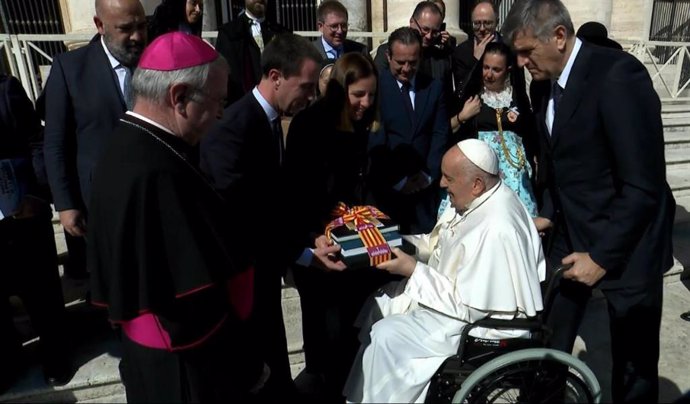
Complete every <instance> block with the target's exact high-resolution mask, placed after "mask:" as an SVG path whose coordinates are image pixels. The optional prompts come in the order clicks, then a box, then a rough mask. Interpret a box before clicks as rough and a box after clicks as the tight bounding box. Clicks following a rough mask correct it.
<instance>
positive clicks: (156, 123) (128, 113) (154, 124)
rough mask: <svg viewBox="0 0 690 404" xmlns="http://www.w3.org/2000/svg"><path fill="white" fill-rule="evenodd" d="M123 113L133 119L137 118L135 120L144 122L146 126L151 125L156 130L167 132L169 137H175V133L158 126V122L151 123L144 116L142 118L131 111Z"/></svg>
mask: <svg viewBox="0 0 690 404" xmlns="http://www.w3.org/2000/svg"><path fill="white" fill-rule="evenodd" d="M125 113H126V114H127V115H130V116H133V117H135V118H137V119H141V120H142V121H144V122H146V123H148V124H151V125H153V126H155V127H156V128H158V129H160V130H162V131H164V132H167V133H169V134H171V135H173V136H176V135H175V133H174V132H173V131H171V130H170V129H168V128H166V127H165V126H163V125H161V124H159V123H158V122H155V121H152V120H151V119H149V118H147V117H145V116H143V115H141V114H137V113H136V112H132V111H127V112H125Z"/></svg>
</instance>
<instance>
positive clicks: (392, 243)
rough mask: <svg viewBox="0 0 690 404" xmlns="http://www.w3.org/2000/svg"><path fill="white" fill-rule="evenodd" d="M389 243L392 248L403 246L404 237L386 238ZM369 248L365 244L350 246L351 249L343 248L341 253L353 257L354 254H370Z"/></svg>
mask: <svg viewBox="0 0 690 404" xmlns="http://www.w3.org/2000/svg"><path fill="white" fill-rule="evenodd" d="M386 242H387V243H388V246H389V247H390V248H391V249H392V248H393V247H400V246H402V243H403V242H402V238H397V239H394V240H390V241H388V240H386ZM374 248H375V247H374ZM368 252H369V249H368V248H367V247H365V246H361V247H357V248H350V249H347V250H346V249H341V250H340V253H341V254H342V255H343V257H351V256H354V255H360V254H364V255H368Z"/></svg>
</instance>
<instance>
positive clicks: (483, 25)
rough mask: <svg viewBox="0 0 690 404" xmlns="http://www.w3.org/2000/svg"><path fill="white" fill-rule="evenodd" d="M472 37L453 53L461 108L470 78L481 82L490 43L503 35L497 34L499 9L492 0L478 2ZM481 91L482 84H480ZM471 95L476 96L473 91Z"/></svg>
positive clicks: (472, 18) (473, 18)
mask: <svg viewBox="0 0 690 404" xmlns="http://www.w3.org/2000/svg"><path fill="white" fill-rule="evenodd" d="M471 20H472V33H473V35H472V37H471V38H468V39H467V40H466V41H465V42H463V43H461V44H460V45H458V46H457V47H456V48H455V50H454V51H453V58H452V60H453V80H454V82H455V93H456V94H458V95H459V96H460V98H461V100H460V101H461V102H460V104H459V106H462V104H463V102H462V101H464V100H462V98H464V97H463V90H464V89H465V86H466V85H467V81H468V80H470V78H473V79H478V80H479V81H481V70H482V67H481V66H479V59H481V58H482V55H483V54H484V49H485V48H486V45H487V44H488V43H489V42H498V41H501V40H502V38H501V35H500V34H499V33H498V32H496V28H497V27H498V9H497V8H496V4H495V3H494V2H493V1H492V0H477V1H476V2H475V4H474V8H473V9H472V15H471ZM521 71H522V70H521ZM478 85H479V86H480V87H478V88H477V90H479V89H481V84H478ZM469 93H471V94H472V95H474V94H476V93H475V92H474V91H473V90H470V91H469Z"/></svg>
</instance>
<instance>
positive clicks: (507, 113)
mask: <svg viewBox="0 0 690 404" xmlns="http://www.w3.org/2000/svg"><path fill="white" fill-rule="evenodd" d="M510 60H512V56H511V54H510V49H509V48H508V46H506V45H505V44H503V43H500V42H492V43H490V44H488V45H487V46H486V50H485V52H484V56H482V60H481V61H480V62H479V64H478V66H479V67H481V68H482V72H481V73H482V82H483V86H482V89H481V91H479V94H477V95H475V96H472V97H470V98H469V99H468V100H467V101H466V102H465V103H464V106H463V108H462V110H461V111H460V112H459V113H458V114H457V115H456V117H454V119H453V120H451V125H452V124H453V123H456V125H457V123H459V124H460V129H459V134H460V138H462V139H464V138H470V137H474V138H478V139H480V140H483V141H484V142H486V143H488V144H489V146H491V148H492V149H493V150H494V152H496V155H497V156H498V162H499V163H498V166H499V167H498V168H499V174H500V176H501V179H502V180H503V182H504V183H505V184H506V185H508V187H510V189H512V190H513V191H514V192H515V193H516V194H517V196H518V197H519V198H520V200H521V201H522V203H523V204H524V205H525V207H526V208H527V211H528V212H529V213H530V215H531V216H532V217H536V216H537V201H536V198H535V195H534V190H533V185H532V174H533V168H532V165H531V163H532V160H533V159H532V158H531V157H530V156H531V154H528V153H527V151H526V150H525V144H524V142H526V141H525V139H526V138H527V137H529V138H528V140H531V139H532V138H533V137H535V136H536V128H535V125H534V120H533V116H532V112H531V110H530V108H529V105H528V104H527V103H526V102H524V103H523V102H519V101H518V100H520V99H521V97H518V96H516V94H514V89H513V86H511V83H510V70H511V69H512V68H513V67H511V64H510V63H509V61H510ZM442 208H443V204H442Z"/></svg>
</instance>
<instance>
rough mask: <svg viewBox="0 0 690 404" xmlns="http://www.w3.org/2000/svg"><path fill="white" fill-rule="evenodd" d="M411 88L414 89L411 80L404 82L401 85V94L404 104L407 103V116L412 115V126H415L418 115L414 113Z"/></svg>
mask: <svg viewBox="0 0 690 404" xmlns="http://www.w3.org/2000/svg"><path fill="white" fill-rule="evenodd" d="M410 90H412V86H411V85H410V82H405V83H402V86H401V87H400V95H401V96H402V100H403V104H404V105H405V109H406V110H407V116H409V117H410V121H411V122H412V126H414V125H415V124H416V120H417V116H416V115H415V113H414V107H413V106H412V99H410Z"/></svg>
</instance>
